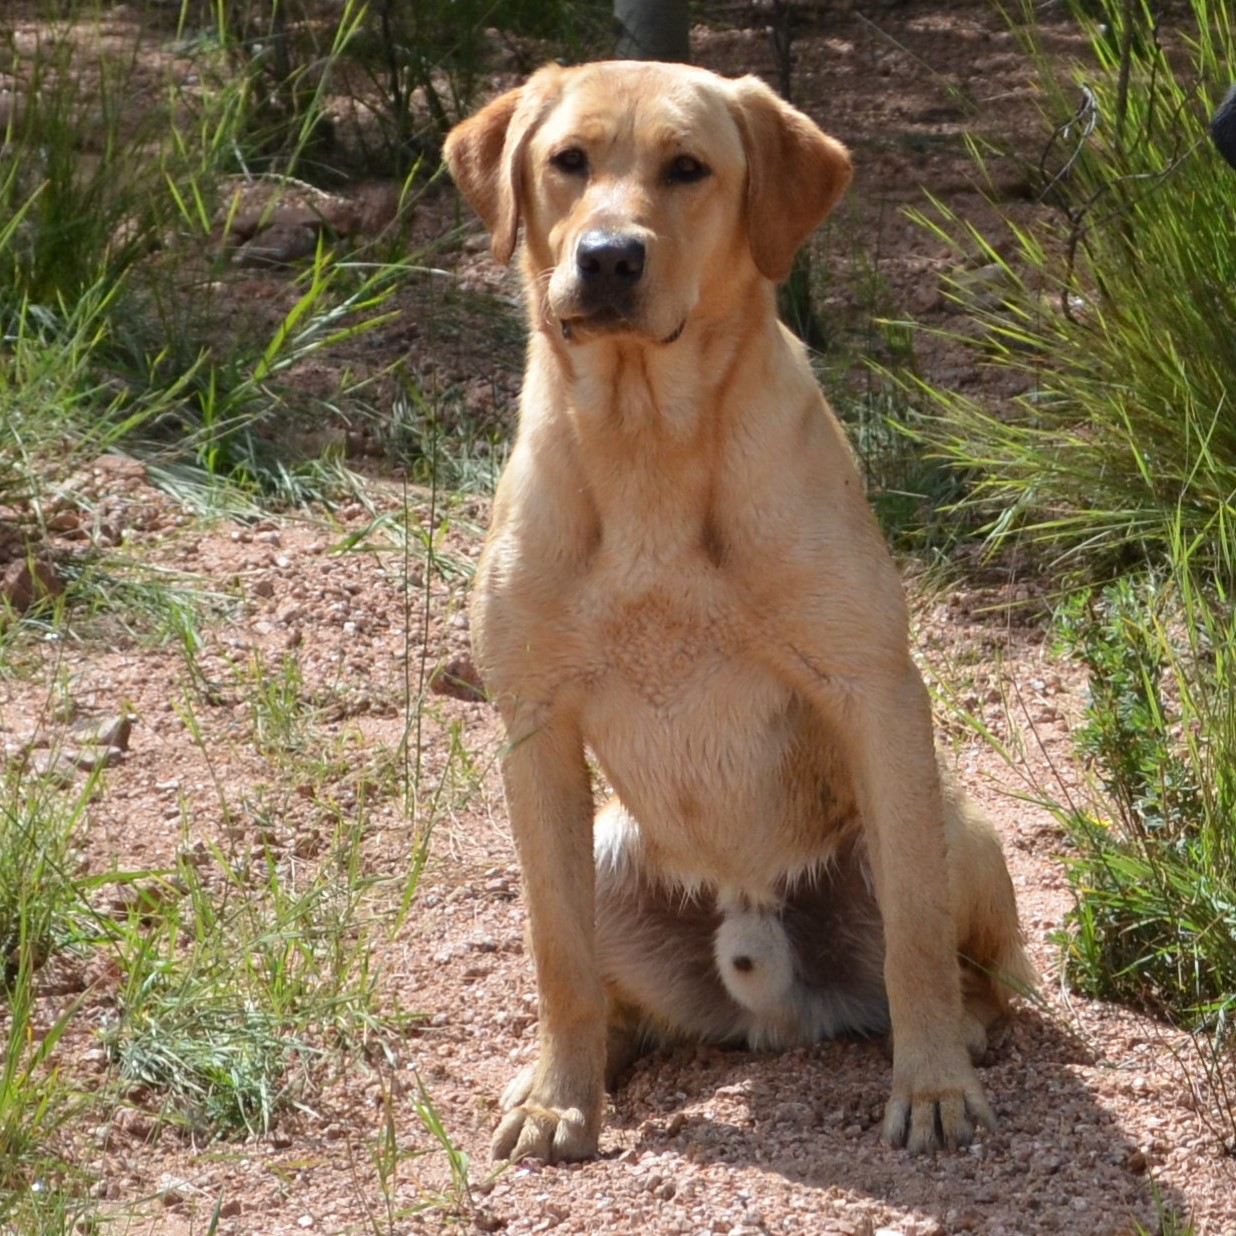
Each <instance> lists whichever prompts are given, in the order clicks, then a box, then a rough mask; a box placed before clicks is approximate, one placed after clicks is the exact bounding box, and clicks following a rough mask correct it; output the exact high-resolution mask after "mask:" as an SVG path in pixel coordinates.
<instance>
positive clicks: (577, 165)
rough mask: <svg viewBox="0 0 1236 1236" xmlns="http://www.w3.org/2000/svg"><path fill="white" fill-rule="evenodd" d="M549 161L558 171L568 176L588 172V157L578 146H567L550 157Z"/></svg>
mask: <svg viewBox="0 0 1236 1236" xmlns="http://www.w3.org/2000/svg"><path fill="white" fill-rule="evenodd" d="M549 161H550V162H551V163H552V164H553V165H554V166H555V167H556V168H557V169H558V170H559V171H560V172H566V173H567V175H569V176H578V175H580V173H582V172H586V171H587V170H588V156H587V155H586V154H584V152H583V151H582V150H580V148H579V147H578V146H568V147H567V148H566V149H565V150H560V151H558V153H557V154H555V155H551V156H550V159H549Z"/></svg>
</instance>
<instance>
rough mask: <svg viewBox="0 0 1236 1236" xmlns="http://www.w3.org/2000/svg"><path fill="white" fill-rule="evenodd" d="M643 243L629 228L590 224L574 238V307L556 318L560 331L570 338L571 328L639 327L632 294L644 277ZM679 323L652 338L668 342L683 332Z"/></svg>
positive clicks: (615, 329) (619, 329) (645, 253)
mask: <svg viewBox="0 0 1236 1236" xmlns="http://www.w3.org/2000/svg"><path fill="white" fill-rule="evenodd" d="M647 260H648V249H647V246H646V245H645V244H644V242H643V240H642V239H640V237H639V236H636V235H634V234H632V233H630V232H622V231H617V230H613V229H610V228H592V229H590V230H589V231H587V232H585V233H584V234H583V235H582V236H581V237H580V238H579V240H578V241H577V242H576V244H575V275H576V279H577V280H578V288H579V291H578V297H577V300H578V305H579V309H580V312H579V313H578V314H576V315H572V316H571V317H569V318H565V317H564V318H562V319H561V326H562V337H563V338H564V339H568V340H569V339H574V338H575V334H576V329H577V328H581V329H583V330H587V331H597V332H600V333H605V334H610V333H616V332H622V331H627V330H631V331H635V332H637V333H645V332H644V331H642V330H641V328H640V325H639V317H640V314H639V308H638V304H637V298H638V293H639V284H640V282H641V280H642V279H643V277H644V268H645V265H646V264H647ZM685 326H686V322H685V321H684V322H682V323H680V324H679V326H678V328H677V329H676V330H674V331H672V332H671V333H670V334H669V335H667V336H666V337H665V338H664V339H658V340H657V342H658V343H673V342H674V341H675V340H676V339H677V338H678V337H679V336H680V335H681V334H682V332H683V329H684V328H685Z"/></svg>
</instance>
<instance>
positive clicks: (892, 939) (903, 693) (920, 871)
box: [843, 658, 995, 1153]
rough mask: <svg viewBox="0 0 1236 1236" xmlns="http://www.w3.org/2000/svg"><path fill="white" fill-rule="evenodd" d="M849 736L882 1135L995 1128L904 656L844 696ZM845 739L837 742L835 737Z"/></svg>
mask: <svg viewBox="0 0 1236 1236" xmlns="http://www.w3.org/2000/svg"><path fill="white" fill-rule="evenodd" d="M846 711H847V712H848V713H849V722H850V725H849V727H848V742H849V746H850V759H851V767H852V768H853V769H854V770H855V774H856V775H855V789H856V791H857V794H858V800H859V807H860V811H861V812H862V815H863V817H864V820H865V828H866V833H867V837H868V845H869V847H870V854H871V866H872V873H873V876H874V879H875V885H876V898H877V901H878V902H879V906H880V913H881V916H882V917H883V920H884V938H885V962H884V979H885V986H886V987H887V989H888V1000H889V1013H890V1017H891V1021H892V1027H893V1088H892V1094H891V1096H890V1098H889V1101H888V1106H887V1108H886V1109H885V1116H884V1128H883V1136H884V1139H885V1141H887V1142H888V1143H890V1144H891V1145H893V1146H908V1147H909V1149H910V1150H912V1151H916V1152H920V1153H921V1152H930V1151H934V1150H936V1149H937V1148H939V1147H941V1146H943V1147H947V1148H950V1149H953V1148H956V1147H958V1146H965V1145H968V1144H969V1143H970V1142H971V1141H972V1140H973V1137H974V1125H975V1122H978V1123H980V1124H982V1125H984V1126H986V1127H987V1128H989V1129H990V1128H994V1127H995V1119H994V1117H993V1116H992V1113H991V1108H990V1107H989V1106H988V1104H987V1100H986V1098H985V1097H984V1095H983V1089H982V1086H981V1085H980V1083H979V1080H978V1077H977V1075H976V1074H975V1071H974V1067H973V1065H972V1064H971V1062H970V1056H969V1052H968V1051H967V1049H966V1044H965V1038H964V1034H963V1028H962V1027H963V1019H962V1004H961V983H960V973H959V969H958V964H957V941H956V928H955V926H954V919H953V913H952V908H951V901H950V894H949V875H948V859H947V852H946V847H945V835H944V804H943V798H942V794H941V788H940V773H939V766H938V764H937V762H936V755H935V747H934V742H933V737H932V721H931V705H930V700H929V697H928V694H927V689H926V687H925V686H924V685H923V681H922V678H921V676H920V675H919V672H918V670H917V669H916V668H915V667H914V665H913V664H912V663H911V662H910V661H909V659H908V658H907V659H906V661H905V662H904V664H903V665H902V667H901V668H900V671H899V672H894V673H892V674H887V675H886V674H879V675H873V676H872V678H871V680H870V681H864V682H861V683H859V684H857V685H856V687H855V689H854V691H853V692H852V694H851V695H850V699H849V707H848V708H847V710H846ZM843 741H844V740H843Z"/></svg>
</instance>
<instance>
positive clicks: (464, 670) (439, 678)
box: [429, 652, 485, 703]
mask: <svg viewBox="0 0 1236 1236" xmlns="http://www.w3.org/2000/svg"><path fill="white" fill-rule="evenodd" d="M429 689H430V691H432V692H433V693H434V694H435V695H446V696H449V697H450V698H451V699H455V700H468V701H470V702H472V703H476V702H477V701H481V700H484V699H485V684H484V683H483V682H482V681H481V675H480V672H479V671H478V670H477V668H476V666H475V665H474V664H473V661H472V657H471V656H470V655H469V654H468V653H466V652H465V653H461V654H460V655H459V656H457V657H452V658H451V659H450V660H449V661H447V663H446V664H445V665H443V666H441V667H440V668H438V669H437V670H435V671H434V673H433V676H432V677H431V678H430V679H429Z"/></svg>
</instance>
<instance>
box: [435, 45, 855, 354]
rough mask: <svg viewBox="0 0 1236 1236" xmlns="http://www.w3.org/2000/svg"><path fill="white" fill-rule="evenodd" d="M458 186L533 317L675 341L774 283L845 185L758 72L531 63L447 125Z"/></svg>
mask: <svg viewBox="0 0 1236 1236" xmlns="http://www.w3.org/2000/svg"><path fill="white" fill-rule="evenodd" d="M446 160H447V163H448V165H449V166H450V169H451V174H452V175H453V176H454V178H455V182H456V183H457V184H458V185H459V187H460V189H461V190H462V191H463V193H464V195H465V196H466V197H467V198H468V200H469V201H470V202H471V203H472V205H473V207H475V209H476V211H477V213H478V214H479V215H480V216H481V218H482V219H483V220H484V222H485V224H486V226H487V227H488V228H489V230H490V232H491V234H492V238H493V239H492V249H493V254H494V256H495V257H496V258H497V259H498V260H499V261H501V262H507V261H509V260H510V257H511V254H512V253H513V252H514V249H515V244H516V240H517V237H518V234H519V229H520V225H521V223H522V225H523V229H524V240H525V246H524V248H525V253H524V268H525V274H526V275H527V277H528V280H529V285H530V287H531V288H533V289H535V291H534V293H533V294H534V295H537V296H539V298H540V303H539V304H538V305H537V306H536V311H537V315H538V316H537V321H538V323H539V324H540V325H541V327H542V328H543V329H552V330H555V331H558V332H560V333H561V335H562V336H563V338H565V339H568V340H575V341H581V340H584V339H589V338H595V337H597V336H600V335H635V336H640V337H642V338H644V339H646V340H650V341H654V342H659V343H666V344H668V343H672V342H673V341H674V340H676V339H677V338H678V337H679V336H680V335H681V334H682V332H683V330H684V329H685V327H686V326H687V325H688V323H689V322H690V321H691V319H692V317H693V315H695V314H696V313H697V312H698V311H700V310H702V309H711V311H713V312H719V313H724V311H725V308H726V302H727V301H729V300H730V299H731V298H732V297H734V296H735V295H738V294H739V291H740V289H742V288H743V287H744V286H746V285H747V284H749V282H750V280H751V279H755V278H760V279H769V280H774V281H778V280H781V279H784V278H785V277H786V276H787V275H788V274H789V271H790V265H791V263H792V261H793V258H794V254H795V252H796V251H797V249H798V247H799V246H800V245H801V244H802V243H803V241H804V240H806V238H807V237H808V236H809V235H810V233H811V232H812V230H813V229H814V228H815V227H816V225H817V224H818V223H819V222H820V221H821V220H822V219H823V218H824V216H825V215H826V214H827V213H828V211H829V210H830V209H831V208H832V206H833V203H834V202H835V201H836V200H837V198H838V197H839V196H840V195H841V192H842V191H843V190H844V188H845V186H846V184H847V183H848V182H849V179H850V160H849V156H848V155H847V154H846V151H845V149H844V147H842V146H841V145H840V144H839V143H838V142H836V141H834V140H833V139H832V138H829V137H826V136H825V135H824V134H823V133H821V132H820V130H819V129H818V128H817V127H816V125H815V124H814V123H813V122H812V121H811V120H809V119H808V118H807V117H806V116H804V115H803V114H802V113H801V112H798V111H796V110H795V109H794V108H792V107H790V106H789V105H788V104H786V103H783V102H782V101H781V100H780V99H779V98H778V97H777V96H776V95H775V94H774V93H773V92H772V91H771V90H770V89H769V88H768V87H767V86H765V85H764V84H763V83H762V82H761V81H760V80H759V79H758V78H755V77H744V78H740V79H738V80H736V81H731V80H727V79H725V78H721V77H718V76H716V75H715V74H713V73H709V72H707V71H706V70H704V69H696V68H689V67H686V66H683V65H666V64H659V63H654V62H644V61H608V62H601V63H597V64H587V65H582V66H580V67H578V68H573V69H561V68H557V67H555V66H550V67H548V68H545V69H542V70H540V72H538V73H536V74H534V75H533V76H532V77H531V78H530V79H529V80H528V81H527V82H526V83H525V84H524V85H523V86H522V87H520V88H519V89H517V90H512V91H510V92H509V93H507V94H504V95H502V96H501V97H500V98H498V99H496V100H494V102H492V103H490V104H489V106H488V107H486V108H485V109H484V110H482V111H481V112H479V113H478V114H477V115H475V116H473V117H471V118H470V119H469V120H465V121H464V122H463V123H462V124H460V125H458V126H456V128H455V129H454V130H452V132H451V134H450V136H449V137H448V139H447V143H446Z"/></svg>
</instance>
